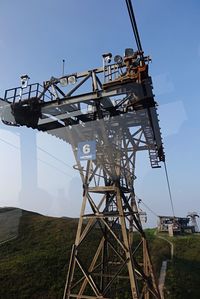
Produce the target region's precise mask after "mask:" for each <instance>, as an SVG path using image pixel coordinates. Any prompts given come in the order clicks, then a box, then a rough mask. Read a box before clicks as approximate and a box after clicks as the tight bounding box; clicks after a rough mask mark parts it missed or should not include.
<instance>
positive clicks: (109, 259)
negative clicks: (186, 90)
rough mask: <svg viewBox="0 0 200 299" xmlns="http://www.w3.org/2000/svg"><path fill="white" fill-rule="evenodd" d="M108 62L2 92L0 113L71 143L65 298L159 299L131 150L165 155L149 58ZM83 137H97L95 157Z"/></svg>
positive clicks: (155, 162) (155, 160)
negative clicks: (74, 178)
mask: <svg viewBox="0 0 200 299" xmlns="http://www.w3.org/2000/svg"><path fill="white" fill-rule="evenodd" d="M107 61H108V60H106V56H104V63H103V67H102V68H98V69H94V70H90V71H86V72H83V73H74V74H71V75H66V76H63V77H61V78H54V77H52V78H51V79H50V80H49V81H46V82H44V83H43V86H41V85H39V84H32V85H27V86H26V87H17V88H14V89H11V90H8V91H6V93H5V98H4V100H3V101H1V102H2V109H1V118H2V120H3V122H4V123H5V124H8V125H26V126H27V127H32V128H34V129H38V130H41V131H45V132H48V133H50V134H51V135H53V136H56V137H58V138H61V139H63V140H64V141H66V142H68V143H69V144H71V146H72V149H73V152H74V155H75V159H76V167H75V168H76V169H77V170H79V172H80V175H81V178H82V183H83V203H82V208H81V215H80V220H79V224H78V230H77V235H76V240H75V244H74V246H73V248H72V253H71V258H70V264H69V272H68V277H67V282H66V287H65V292H64V296H63V299H68V298H77V299H78V298H102V299H106V298H107V299H108V298H109V299H114V298H126V297H127V298H132V299H142V298H144V299H149V298H157V299H160V294H159V291H158V287H157V284H156V280H155V277H154V272H153V268H152V263H151V259H150V254H149V250H148V245H147V240H146V237H145V233H144V231H143V229H142V225H141V222H140V217H139V213H138V209H137V204H136V201H135V196H134V187H133V184H134V179H135V159H136V152H138V151H141V150H147V151H148V152H149V158H150V162H151V166H152V167H153V168H157V167H160V166H159V163H160V162H161V161H165V155H164V151H163V145H162V138H161V134H160V128H159V121H158V115H157V109H156V106H157V104H156V102H155V100H154V95H153V91H152V81H151V77H150V76H149V75H148V57H144V56H143V53H140V52H136V53H133V55H128V56H127V57H124V58H123V59H121V61H120V62H119V63H118V64H117V63H115V64H111V63H110V61H109V63H107ZM71 83H73V85H71ZM86 141H94V142H95V144H96V150H95V158H93V159H89V160H88V161H81V159H79V157H78V148H79V144H80V143H81V142H86ZM91 240H93V245H92V246H91V248H89V247H87V246H89V244H90V242H91ZM84 246H85V249H84V250H83V248H84ZM85 250H86V252H87V254H86V256H84V252H85ZM127 283H128V284H127ZM127 286H129V288H128V287H127ZM126 288H127V294H126V291H125V289H126Z"/></svg>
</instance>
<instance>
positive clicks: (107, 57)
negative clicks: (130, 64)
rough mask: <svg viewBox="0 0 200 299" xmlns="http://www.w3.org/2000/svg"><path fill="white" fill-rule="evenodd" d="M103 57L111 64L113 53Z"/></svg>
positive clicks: (105, 54)
mask: <svg viewBox="0 0 200 299" xmlns="http://www.w3.org/2000/svg"><path fill="white" fill-rule="evenodd" d="M102 57H103V59H104V61H105V62H106V63H110V62H111V58H112V53H104V54H103V55H102Z"/></svg>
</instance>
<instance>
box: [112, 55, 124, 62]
mask: <svg viewBox="0 0 200 299" xmlns="http://www.w3.org/2000/svg"><path fill="white" fill-rule="evenodd" d="M114 62H115V63H117V64H122V62H123V58H122V57H121V56H120V55H116V56H115V57H114Z"/></svg>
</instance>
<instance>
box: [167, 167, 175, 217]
mask: <svg viewBox="0 0 200 299" xmlns="http://www.w3.org/2000/svg"><path fill="white" fill-rule="evenodd" d="M164 166H165V176H166V180H167V187H168V192H169V198H170V202H171V208H172V213H173V216H174V217H175V213H174V204H173V199H172V192H171V186H170V182H169V175H168V171H167V165H166V162H165V161H164Z"/></svg>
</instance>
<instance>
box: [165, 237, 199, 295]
mask: <svg viewBox="0 0 200 299" xmlns="http://www.w3.org/2000/svg"><path fill="white" fill-rule="evenodd" d="M170 240H171V241H172V242H173V243H174V249H175V250H174V259H173V261H172V262H170V263H169V264H168V270H167V279H166V298H167V299H186V298H187V299H188V298H190V299H198V298H200V235H188V236H179V237H176V238H171V239H170Z"/></svg>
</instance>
